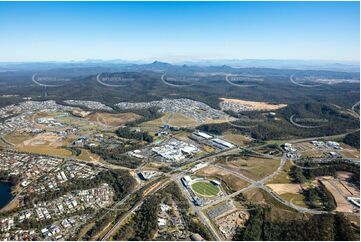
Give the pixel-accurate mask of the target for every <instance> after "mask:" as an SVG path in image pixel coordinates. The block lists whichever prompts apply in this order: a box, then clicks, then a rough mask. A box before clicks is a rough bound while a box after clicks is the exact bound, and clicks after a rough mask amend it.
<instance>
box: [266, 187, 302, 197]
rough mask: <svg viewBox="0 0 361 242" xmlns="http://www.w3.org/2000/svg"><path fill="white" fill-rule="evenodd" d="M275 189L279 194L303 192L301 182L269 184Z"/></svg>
mask: <svg viewBox="0 0 361 242" xmlns="http://www.w3.org/2000/svg"><path fill="white" fill-rule="evenodd" d="M267 186H268V187H270V188H271V189H272V190H273V191H275V192H276V193H277V194H279V195H281V194H285V193H300V192H302V187H301V185H300V184H268V185H267Z"/></svg>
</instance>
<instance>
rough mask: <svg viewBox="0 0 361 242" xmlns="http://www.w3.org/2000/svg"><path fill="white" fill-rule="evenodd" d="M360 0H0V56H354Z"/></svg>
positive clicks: (20, 58) (357, 47)
mask: <svg viewBox="0 0 361 242" xmlns="http://www.w3.org/2000/svg"><path fill="white" fill-rule="evenodd" d="M359 19H360V6H359V2H0V61H67V60H86V59H103V60H111V59H125V60H162V61H182V60H189V61H191V60H201V59H302V60H338V61H359V58H360V56H359V53H360V22H359Z"/></svg>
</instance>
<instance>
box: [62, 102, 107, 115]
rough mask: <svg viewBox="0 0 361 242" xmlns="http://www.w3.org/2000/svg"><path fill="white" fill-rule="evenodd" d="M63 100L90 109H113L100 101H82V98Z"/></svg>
mask: <svg viewBox="0 0 361 242" xmlns="http://www.w3.org/2000/svg"><path fill="white" fill-rule="evenodd" d="M64 102H65V103H66V104H69V105H72V106H81V107H86V108H88V109H92V110H102V111H110V112H111V111H113V109H112V108H111V107H109V106H107V105H105V104H103V103H101V102H95V101H83V100H65V101H64Z"/></svg>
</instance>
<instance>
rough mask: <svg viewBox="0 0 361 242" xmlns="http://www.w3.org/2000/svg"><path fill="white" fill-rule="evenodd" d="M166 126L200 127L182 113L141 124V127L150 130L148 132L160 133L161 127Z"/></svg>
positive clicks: (166, 115) (168, 114)
mask: <svg viewBox="0 0 361 242" xmlns="http://www.w3.org/2000/svg"><path fill="white" fill-rule="evenodd" d="M165 124H169V125H171V126H176V127H196V126H197V125H198V123H197V121H196V120H195V119H192V118H188V117H186V116H185V115H182V114H180V113H174V114H170V113H166V114H164V115H163V116H162V117H160V118H158V119H154V120H151V121H147V122H144V123H142V124H140V127H142V128H145V129H148V130H147V131H150V132H157V131H159V129H160V127H161V126H163V125H165Z"/></svg>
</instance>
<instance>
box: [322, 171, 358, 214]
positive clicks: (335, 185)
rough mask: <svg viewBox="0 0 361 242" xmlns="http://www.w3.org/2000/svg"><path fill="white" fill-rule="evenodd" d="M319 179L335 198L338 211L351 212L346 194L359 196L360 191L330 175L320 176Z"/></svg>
mask: <svg viewBox="0 0 361 242" xmlns="http://www.w3.org/2000/svg"><path fill="white" fill-rule="evenodd" d="M319 181H320V182H321V183H322V184H323V185H324V186H325V187H326V189H327V190H328V191H329V192H330V193H331V194H332V196H333V197H334V198H335V201H336V204H337V207H336V211H338V212H352V205H351V204H350V203H349V202H348V201H347V199H346V198H345V197H347V196H357V197H359V196H360V192H358V191H357V190H356V189H354V188H353V187H351V186H348V185H347V183H346V182H344V181H341V180H338V179H335V178H333V177H330V176H324V177H320V178H319Z"/></svg>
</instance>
